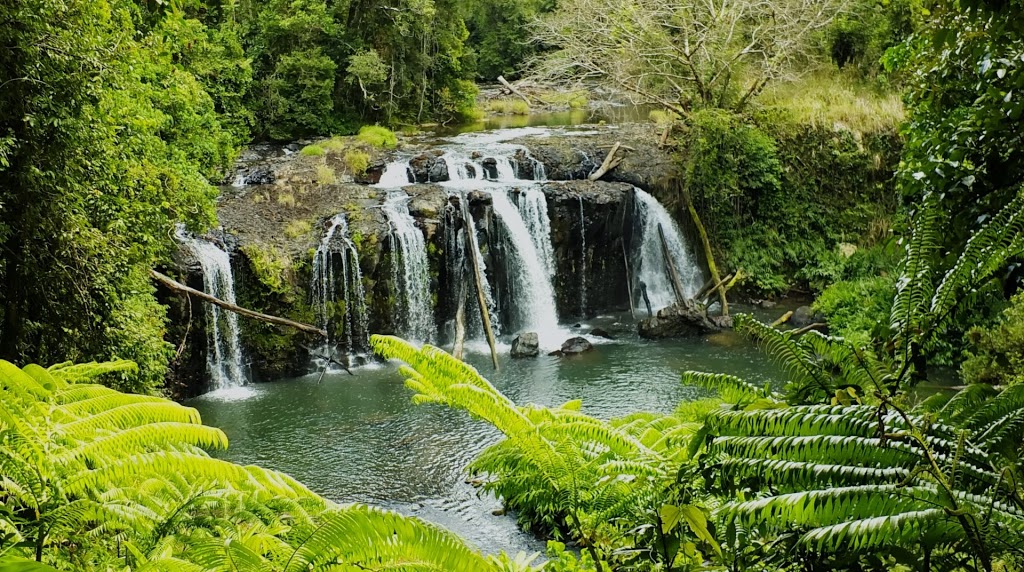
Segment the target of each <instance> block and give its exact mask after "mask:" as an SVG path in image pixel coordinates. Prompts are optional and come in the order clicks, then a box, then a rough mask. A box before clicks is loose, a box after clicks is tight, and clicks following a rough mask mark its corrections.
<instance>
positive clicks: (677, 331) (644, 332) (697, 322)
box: [640, 300, 722, 339]
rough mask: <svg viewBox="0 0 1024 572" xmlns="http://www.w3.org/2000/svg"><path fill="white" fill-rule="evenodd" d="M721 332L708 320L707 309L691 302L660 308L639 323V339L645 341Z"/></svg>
mask: <svg viewBox="0 0 1024 572" xmlns="http://www.w3.org/2000/svg"><path fill="white" fill-rule="evenodd" d="M721 330H722V327H721V326H719V325H718V324H716V323H715V322H713V321H712V320H711V319H709V318H708V313H707V308H705V307H704V306H703V305H701V304H698V303H697V302H694V301H693V300H686V301H685V302H684V303H682V304H673V305H671V306H669V307H667V308H662V309H661V310H658V313H657V314H655V315H654V316H651V317H650V318H645V319H643V320H641V321H640V337H642V338H647V339H662V338H692V337H696V336H703V335H705V334H710V333H714V332H718V331H721Z"/></svg>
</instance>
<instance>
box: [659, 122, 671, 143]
mask: <svg viewBox="0 0 1024 572" xmlns="http://www.w3.org/2000/svg"><path fill="white" fill-rule="evenodd" d="M671 133H672V126H671V125H666V126H665V130H664V131H662V132H661V139H659V140H658V149H664V148H665V145H668V136H669V135H670V134H671Z"/></svg>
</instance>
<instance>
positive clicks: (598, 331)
mask: <svg viewBox="0 0 1024 572" xmlns="http://www.w3.org/2000/svg"><path fill="white" fill-rule="evenodd" d="M590 335H592V336H597V337H599V338H604V339H606V340H614V339H615V336H613V335H611V334H609V333H608V330H605V329H604V328H594V329H593V330H590Z"/></svg>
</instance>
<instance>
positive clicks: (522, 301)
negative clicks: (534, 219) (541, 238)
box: [491, 190, 563, 346]
mask: <svg viewBox="0 0 1024 572" xmlns="http://www.w3.org/2000/svg"><path fill="white" fill-rule="evenodd" d="M491 196H492V199H493V202H492V205H493V209H494V214H496V215H497V218H498V221H500V223H501V224H502V226H503V227H504V230H505V234H506V236H507V239H508V247H509V248H508V252H509V253H510V254H511V255H512V256H511V257H510V259H508V260H506V261H505V263H506V264H507V265H508V266H509V271H508V275H509V277H510V278H511V281H512V284H511V288H512V290H513V295H514V296H515V298H514V299H515V305H516V308H515V314H516V317H517V323H516V326H517V327H518V329H519V330H521V331H531V332H536V333H537V335H538V336H539V337H540V340H541V343H542V344H544V345H546V346H550V345H553V344H556V343H560V342H561V341H562V340H561V339H560V336H562V334H563V332H562V331H561V330H560V329H559V327H558V313H557V310H556V306H555V293H554V288H553V287H552V285H551V274H550V272H549V270H548V268H546V267H545V266H544V263H543V260H542V257H541V254H540V253H539V252H538V250H537V247H536V246H535V243H534V239H533V235H532V234H531V233H530V230H529V229H528V228H527V225H526V223H525V222H524V220H523V217H522V215H521V214H520V212H519V209H518V208H516V206H515V205H513V204H512V201H510V200H509V198H508V194H507V192H506V191H504V190H495V191H493V192H492V193H491ZM548 243H549V244H550V238H549V239H548Z"/></svg>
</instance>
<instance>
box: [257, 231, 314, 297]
mask: <svg viewBox="0 0 1024 572" xmlns="http://www.w3.org/2000/svg"><path fill="white" fill-rule="evenodd" d="M295 222H299V221H295ZM312 228H313V227H312V226H311V225H310V224H309V223H306V230H307V232H308V231H309V230H312ZM286 233H287V231H286ZM291 238H295V237H294V236H293V237H291ZM242 252H243V253H245V256H246V258H248V259H249V267H250V268H252V271H253V274H254V275H255V276H256V279H257V280H259V282H260V283H261V284H263V285H264V286H266V287H267V288H269V289H270V290H271V291H272V292H277V293H284V292H286V291H287V290H288V281H287V273H288V270H289V269H290V268H291V261H290V260H289V259H288V257H287V256H286V255H285V254H284V253H282V252H281V251H279V250H278V249H277V248H275V247H273V246H271V245H267V244H247V245H245V246H243V247H242Z"/></svg>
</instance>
